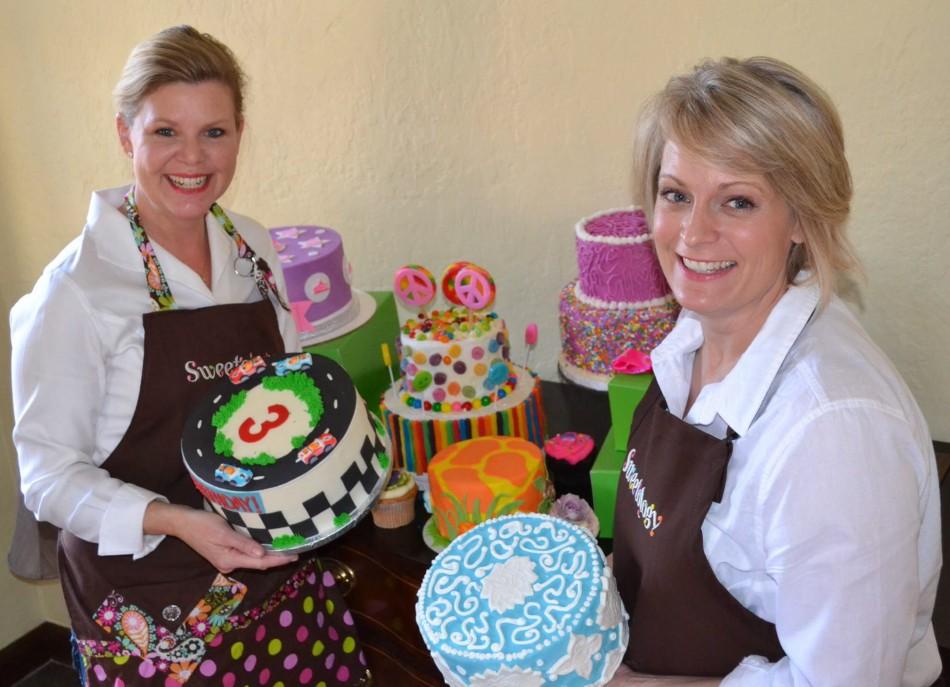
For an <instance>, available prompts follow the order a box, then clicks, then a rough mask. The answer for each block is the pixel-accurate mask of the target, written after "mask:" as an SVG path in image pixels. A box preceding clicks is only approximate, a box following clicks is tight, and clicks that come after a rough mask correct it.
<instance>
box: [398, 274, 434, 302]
mask: <svg viewBox="0 0 950 687" xmlns="http://www.w3.org/2000/svg"><path fill="white" fill-rule="evenodd" d="M393 293H395V294H396V298H398V299H399V300H400V301H401V302H402V303H403V305H405V306H406V307H407V308H409V309H410V310H421V309H422V308H424V307H426V306H427V305H429V303H431V302H432V301H433V300H434V299H435V294H436V285H435V277H433V276H432V273H431V272H430V271H429V270H427V269H426V268H425V267H423V266H422V265H406V266H405V267H400V268H399V269H398V270H396V275H395V277H393Z"/></svg>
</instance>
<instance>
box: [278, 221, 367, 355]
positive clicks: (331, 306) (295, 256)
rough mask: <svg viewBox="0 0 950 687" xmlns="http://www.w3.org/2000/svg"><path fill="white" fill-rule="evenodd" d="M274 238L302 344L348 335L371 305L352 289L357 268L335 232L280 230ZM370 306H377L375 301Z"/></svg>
mask: <svg viewBox="0 0 950 687" xmlns="http://www.w3.org/2000/svg"><path fill="white" fill-rule="evenodd" d="M270 235H271V240H272V241H273V243H274V248H275V249H276V250H277V257H278V259H279V260H280V267H281V269H282V270H283V273H284V281H285V282H286V284H287V297H288V299H289V300H290V307H291V309H292V311H293V314H294V321H295V322H296V324H297V331H298V333H299V334H300V341H301V343H303V344H304V345H305V346H306V345H310V344H313V343H318V342H319V341H322V340H325V339H327V338H332V335H333V334H334V333H337V334H339V333H343V330H345V329H346V327H347V325H350V324H352V323H353V322H354V321H355V320H357V319H358V318H359V316H360V308H361V307H365V303H364V302H363V301H365V300H366V299H360V298H357V297H356V295H357V294H355V293H354V291H353V289H352V288H351V287H350V284H351V282H352V276H353V269H352V267H351V266H350V263H349V261H348V260H347V259H346V256H345V255H344V253H343V239H342V238H341V237H340V235H339V234H338V233H337V232H335V231H334V230H333V229H329V228H327V227H314V226H296V227H276V228H274V229H271V230H270ZM369 302H370V307H371V308H372V307H374V306H373V304H372V299H371V298H370V299H369ZM364 319H365V318H364Z"/></svg>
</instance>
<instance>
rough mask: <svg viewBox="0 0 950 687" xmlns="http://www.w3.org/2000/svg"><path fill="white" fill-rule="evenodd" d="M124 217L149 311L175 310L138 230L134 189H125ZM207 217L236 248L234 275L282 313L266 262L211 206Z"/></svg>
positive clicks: (162, 275) (155, 261)
mask: <svg viewBox="0 0 950 687" xmlns="http://www.w3.org/2000/svg"><path fill="white" fill-rule="evenodd" d="M124 200H125V215H126V217H128V218H129V225H130V226H131V227H132V236H133V237H134V238H135V245H136V246H137V247H138V249H139V253H141V255H142V262H143V264H144V265H145V282H146V284H147V285H148V292H149V297H150V298H151V299H152V307H153V308H154V309H155V310H174V309H175V308H176V307H178V306H177V305H176V303H175V297H174V296H173V295H172V292H171V289H170V288H169V286H168V281H167V280H166V279H165V273H164V272H163V271H162V266H161V264H159V262H158V257H157V256H156V255H155V249H154V248H152V244H151V242H150V241H149V240H148V235H147V234H146V233H145V229H144V228H143V227H142V223H141V220H140V219H139V211H138V207H137V206H136V204H135V193H134V189H129V192H128V193H126V194H125V198H124ZM211 214H212V215H214V217H215V219H217V220H218V224H220V225H221V228H222V229H224V231H225V233H227V235H228V236H230V237H231V238H232V239H234V243H235V244H236V245H237V251H238V257H237V258H236V259H235V260H234V272H235V273H236V274H238V275H240V276H242V277H253V278H254V283H255V284H256V285H257V290H258V291H259V292H260V294H261V296H262V297H263V298H264V299H267V298H270V297H273V298H274V300H276V301H277V303H278V304H279V305H280V307H282V308H283V309H284V310H287V311H289V310H290V308H289V307H288V306H287V303H285V302H284V299H283V298H282V297H281V295H280V291H279V289H278V288H277V280H276V279H275V278H274V273H273V272H272V271H271V268H270V266H269V265H268V264H267V261H266V260H264V259H263V258H261V257H260V256H258V255H257V254H256V253H255V252H254V250H253V249H252V248H251V247H250V246H249V245H247V242H246V241H245V240H244V238H243V237H242V236H241V234H240V233H238V230H237V229H236V228H235V226H234V223H233V222H232V221H231V218H230V217H228V216H227V214H226V213H225V212H224V210H222V209H221V207H220V206H219V205H218V204H217V203H214V204H213V205H212V206H211Z"/></svg>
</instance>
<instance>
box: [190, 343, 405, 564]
mask: <svg viewBox="0 0 950 687" xmlns="http://www.w3.org/2000/svg"><path fill="white" fill-rule="evenodd" d="M384 436H385V432H384V431H383V428H382V426H381V424H380V423H379V421H378V419H377V418H375V417H374V416H373V415H371V414H370V413H369V411H368V410H367V409H366V404H365V403H364V402H363V399H362V398H361V397H360V395H359V394H358V393H357V391H356V388H355V387H354V386H353V382H352V381H351V380H350V377H349V376H348V375H347V373H346V372H345V371H344V370H343V368H342V367H340V365H338V364H337V363H336V362H334V361H333V360H330V359H329V358H325V357H323V356H319V355H311V354H309V353H300V354H296V355H291V356H282V357H280V358H272V359H269V360H265V359H263V358H254V359H252V360H249V361H245V362H244V363H242V364H241V365H240V366H239V367H238V368H236V369H234V370H232V371H231V373H230V375H229V377H228V378H226V379H225V380H223V381H222V382H221V383H220V384H219V385H218V386H217V387H216V388H215V390H214V392H213V393H212V394H210V395H209V397H208V398H206V399H205V400H204V401H203V402H202V403H201V404H199V406H198V407H197V408H196V409H195V410H194V412H193V413H192V414H191V416H190V417H189V419H188V421H187V423H186V424H185V428H184V431H183V433H182V455H183V457H184V461H185V466H186V467H187V469H188V472H189V473H190V475H191V479H192V481H193V482H194V484H195V486H196V487H197V489H198V491H200V492H201V493H202V495H203V496H204V497H205V502H206V503H207V504H208V505H209V506H210V507H211V509H213V510H214V511H215V512H217V513H218V514H219V515H221V516H223V517H224V518H225V519H227V521H228V522H229V523H230V524H231V526H232V527H233V528H234V529H235V530H237V531H239V532H243V533H245V534H247V535H249V536H250V537H252V538H254V539H255V540H257V541H258V542H260V543H261V544H263V545H264V546H265V547H266V548H269V549H274V550H282V551H303V550H306V549H310V548H314V547H315V546H319V545H320V544H323V543H326V542H328V541H330V540H331V539H333V538H334V537H335V536H337V535H338V534H340V533H341V532H343V531H345V530H346V529H348V528H349V527H350V526H352V525H353V524H355V523H356V522H357V521H358V520H359V519H360V517H362V516H363V515H365V514H366V512H368V511H369V509H370V507H371V506H372V505H373V503H374V502H375V500H376V498H377V497H378V496H379V494H380V492H381V491H382V488H383V487H384V486H385V484H386V482H387V480H388V478H389V471H390V459H389V456H388V454H387V451H386V447H385V445H384V440H383V437H384Z"/></svg>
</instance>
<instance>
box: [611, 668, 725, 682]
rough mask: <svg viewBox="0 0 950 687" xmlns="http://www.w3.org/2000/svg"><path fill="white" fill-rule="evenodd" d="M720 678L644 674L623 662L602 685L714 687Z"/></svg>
mask: <svg viewBox="0 0 950 687" xmlns="http://www.w3.org/2000/svg"><path fill="white" fill-rule="evenodd" d="M719 682H720V680H719V679H718V678H712V677H681V676H678V675H644V674H642V673H635V672H633V671H632V670H630V668H628V667H627V665H626V664H625V663H621V664H620V668H618V669H617V672H616V673H615V674H614V677H613V679H612V680H611V681H610V682H608V683H607V684H606V685H605V686H604V687H716V685H718V684H719Z"/></svg>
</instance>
